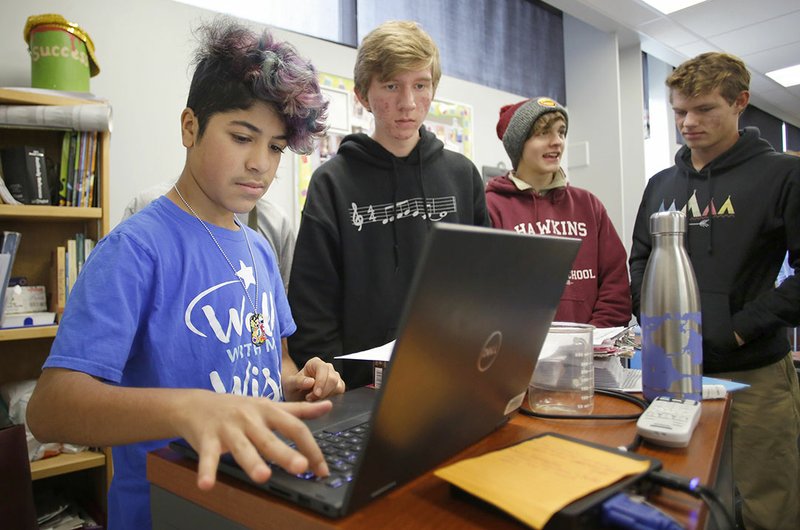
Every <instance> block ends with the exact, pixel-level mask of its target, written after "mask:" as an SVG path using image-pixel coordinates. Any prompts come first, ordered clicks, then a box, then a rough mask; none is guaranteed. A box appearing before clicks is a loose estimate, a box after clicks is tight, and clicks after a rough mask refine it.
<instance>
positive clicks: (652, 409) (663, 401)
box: [636, 396, 701, 447]
mask: <svg viewBox="0 0 800 530" xmlns="http://www.w3.org/2000/svg"><path fill="white" fill-rule="evenodd" d="M700 409H701V406H700V402H699V401H694V400H691V399H673V398H668V397H663V396H662V397H657V398H656V399H654V400H653V402H652V403H650V406H649V407H647V410H645V411H644V412H643V413H642V415H641V416H639V420H638V421H637V422H636V432H637V433H638V434H639V435H640V436H642V437H643V438H645V439H646V440H649V441H651V442H653V443H655V444H658V445H663V446H666V447H686V446H687V445H689V440H691V439H692V433H693V432H694V428H695V427H696V426H697V421H698V420H699V419H700Z"/></svg>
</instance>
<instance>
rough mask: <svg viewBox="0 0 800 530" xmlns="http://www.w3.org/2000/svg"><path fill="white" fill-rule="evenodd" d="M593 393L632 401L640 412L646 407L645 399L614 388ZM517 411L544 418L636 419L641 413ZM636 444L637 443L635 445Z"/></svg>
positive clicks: (597, 389) (600, 389)
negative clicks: (546, 412)
mask: <svg viewBox="0 0 800 530" xmlns="http://www.w3.org/2000/svg"><path fill="white" fill-rule="evenodd" d="M594 392H595V394H601V395H604V396H610V397H613V398H616V399H621V400H623V401H627V402H629V403H633V404H634V405H636V406H638V407H640V408H641V409H642V412H644V410H645V409H647V407H648V403H647V401H645V400H643V399H639V398H638V397H636V396H633V395H631V394H626V393H625V392H618V391H616V390H606V389H602V388H596V389H595V390H594ZM519 411H520V412H521V413H522V414H525V415H526V416H533V417H534V418H545V419H550V420H637V419H639V416H641V415H642V412H638V413H636V414H582V415H574V414H544V413H542V412H534V411H532V410H529V409H525V408H522V407H520V409H519ZM637 446H638V445H637Z"/></svg>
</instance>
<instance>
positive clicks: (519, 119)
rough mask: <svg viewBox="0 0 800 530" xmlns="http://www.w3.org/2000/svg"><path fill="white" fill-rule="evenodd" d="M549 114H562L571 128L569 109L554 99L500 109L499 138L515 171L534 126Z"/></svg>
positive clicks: (538, 100) (542, 99)
mask: <svg viewBox="0 0 800 530" xmlns="http://www.w3.org/2000/svg"><path fill="white" fill-rule="evenodd" d="M548 112H561V113H562V114H563V115H564V121H565V124H566V126H567V128H569V115H568V114H567V109H565V108H564V107H562V106H561V105H560V104H559V103H558V102H557V101H556V100H554V99H550V98H545V97H541V98H533V99H527V100H525V101H520V102H519V103H515V104H513V105H506V106H504V107H503V108H501V109H500V119H499V120H498V121H497V137H498V138H500V139H501V140H502V141H503V147H505V149H506V153H508V156H509V158H511V165H512V167H513V168H514V169H517V166H518V165H519V161H520V158H522V148H523V147H524V145H525V142H526V141H527V140H528V136H529V135H530V133H531V129H533V124H534V123H536V120H538V119H539V118H541V117H542V116H544V115H545V114H547V113H548Z"/></svg>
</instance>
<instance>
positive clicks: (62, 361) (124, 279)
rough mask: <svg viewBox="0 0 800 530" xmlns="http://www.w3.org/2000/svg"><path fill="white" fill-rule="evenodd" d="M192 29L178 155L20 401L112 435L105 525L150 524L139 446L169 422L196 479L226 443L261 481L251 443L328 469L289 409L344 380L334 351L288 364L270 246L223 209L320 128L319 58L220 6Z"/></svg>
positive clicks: (115, 242)
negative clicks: (177, 168) (195, 34)
mask: <svg viewBox="0 0 800 530" xmlns="http://www.w3.org/2000/svg"><path fill="white" fill-rule="evenodd" d="M201 34H202V35H203V37H204V41H203V43H202V45H201V47H200V49H199V50H198V52H197V68H196V70H195V73H194V76H193V79H192V83H191V87H190V90H189V97H188V102H187V108H186V109H184V111H183V112H182V114H181V136H182V141H183V145H184V146H185V147H186V163H185V166H184V169H183V171H182V173H181V175H180V177H179V179H178V181H177V183H176V184H175V186H174V187H173V188H172V189H171V190H170V191H169V192H168V193H167V194H166V195H164V196H162V197H160V198H159V199H157V200H156V201H154V202H153V203H152V204H150V205H149V206H148V207H147V208H145V209H144V210H142V211H141V212H140V213H138V214H137V215H135V216H133V217H131V218H130V219H128V220H127V221H125V222H124V223H122V224H120V225H119V226H118V227H117V228H116V229H115V230H114V231H112V232H111V233H110V234H109V235H108V236H107V237H106V238H104V239H103V240H102V241H101V242H100V243H99V244H98V245H97V248H96V249H95V250H94V251H93V252H92V254H91V256H90V258H89V260H88V261H87V262H86V265H85V270H84V271H83V273H82V274H81V276H80V278H79V279H78V281H77V283H76V285H75V288H74V290H73V292H72V294H71V296H70V302H69V304H68V305H67V308H66V311H65V313H64V317H63V319H62V322H61V325H60V326H59V332H58V336H57V337H56V339H55V342H54V344H53V348H52V350H51V352H50V357H49V358H48V360H47V361H46V363H45V365H44V372H43V374H42V376H41V378H40V380H39V382H38V385H37V388H36V391H35V392H34V395H33V397H32V399H31V401H30V404H29V407H28V421H29V425H30V428H31V430H32V431H33V432H34V433H35V436H36V437H37V438H38V439H40V440H48V441H49V440H59V441H68V442H74V443H79V444H85V445H92V446H105V445H112V446H117V447H115V448H114V450H113V454H114V479H113V482H112V484H111V488H110V491H109V502H108V505H109V527H111V528H135V529H142V528H149V527H150V525H151V522H150V510H149V493H148V484H147V481H146V478H145V455H146V453H147V452H148V451H150V450H152V449H155V448H157V447H160V446H163V445H165V444H166V442H165V439H168V438H174V437H179V436H180V437H183V438H185V439H186V440H188V442H189V443H190V444H191V445H192V446H193V447H194V448H195V449H196V450H197V452H198V453H199V455H200V464H199V468H198V486H199V487H200V488H201V489H209V488H211V487H212V486H213V484H214V480H215V472H216V468H217V464H218V462H219V458H220V455H221V454H222V453H225V452H231V453H232V455H233V457H234V458H235V459H236V460H237V462H238V463H239V465H240V466H241V467H242V468H243V469H244V470H246V471H247V473H248V475H249V476H250V478H252V479H253V480H255V481H259V482H263V481H265V480H267V479H268V478H269V477H270V475H271V470H270V468H269V467H268V466H267V464H266V463H265V462H264V459H263V458H262V455H263V457H264V458H266V459H268V460H271V461H274V462H275V463H277V464H279V465H280V466H282V467H283V468H285V469H288V470H291V471H293V472H297V473H299V472H302V471H304V470H306V469H308V468H310V469H311V470H312V471H314V472H315V473H317V474H318V475H327V473H328V469H327V465H326V464H325V461H324V459H323V456H322V453H321V452H320V450H319V448H318V447H317V445H316V444H315V442H314V440H313V438H312V436H311V434H310V433H309V431H308V429H307V428H306V427H305V426H304V425H303V423H302V422H301V421H300V419H299V418H311V417H316V416H319V415H321V414H323V413H324V412H326V411H328V410H330V408H331V405H330V402H327V401H320V400H322V399H323V398H325V397H326V396H329V395H332V394H337V393H341V392H343V391H344V383H343V381H342V380H341V378H340V377H339V374H338V373H337V372H336V371H335V370H334V369H333V367H332V365H331V364H329V363H325V362H323V361H321V360H320V359H318V358H313V359H310V360H309V361H308V362H307V363H305V364H304V366H303V367H302V369H301V370H300V371H298V370H297V367H296V366H295V364H294V363H293V362H292V361H291V359H290V358H289V357H288V352H287V349H286V344H285V337H286V336H288V335H290V334H291V333H292V332H293V331H294V330H295V324H294V321H293V319H292V315H291V313H290V311H289V306H288V304H287V301H286V296H285V293H284V287H283V283H282V281H281V277H280V274H279V273H278V268H277V265H276V261H275V256H274V253H273V252H272V250H271V249H270V248H269V246H268V245H267V243H266V242H264V241H263V239H262V238H260V237H259V236H258V235H257V234H256V232H254V231H252V230H251V229H249V228H248V227H246V226H241V225H240V224H239V223H238V222H237V221H236V218H235V213H238V212H246V211H249V210H251V209H252V208H253V206H254V205H255V203H256V201H258V199H259V198H261V196H262V195H263V194H264V193H265V192H266V191H267V188H268V187H269V185H270V183H271V182H272V180H273V178H274V176H275V172H276V169H277V167H278V163H279V162H280V159H281V155H282V153H283V152H284V150H285V149H286V148H287V147H288V148H289V149H292V150H294V151H297V152H307V151H308V150H309V148H310V146H311V144H312V142H313V138H314V137H315V136H318V135H319V134H320V133H321V132H322V131H323V130H324V119H325V114H326V106H327V104H326V103H325V102H324V101H323V99H322V96H321V93H320V89H319V84H318V82H317V76H316V72H315V70H314V68H313V66H311V64H310V63H308V62H307V61H305V60H304V59H302V58H301V57H299V56H298V55H297V53H296V51H295V50H294V48H293V47H292V46H290V45H289V44H288V43H285V42H276V41H274V40H273V39H272V37H271V35H270V34H269V33H267V32H264V33H262V34H260V35H259V34H255V33H253V32H251V31H250V30H248V29H246V28H244V27H242V26H239V25H237V24H234V23H231V22H225V21H222V22H218V23H216V24H213V25H210V26H206V27H204V28H202V32H201ZM261 398H266V399H261ZM284 400H286V401H306V403H282V401H284ZM273 431H278V432H280V433H281V434H282V435H283V436H285V437H286V438H289V439H291V440H293V441H294V442H295V444H296V447H297V450H295V449H292V448H290V447H289V446H288V445H286V444H285V443H284V442H283V441H281V440H280V439H279V438H278V437H277V436H276V435H275V433H273Z"/></svg>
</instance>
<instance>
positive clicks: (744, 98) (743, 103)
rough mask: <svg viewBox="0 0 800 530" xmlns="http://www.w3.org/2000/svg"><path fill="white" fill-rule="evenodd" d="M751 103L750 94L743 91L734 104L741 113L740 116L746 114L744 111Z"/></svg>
mask: <svg viewBox="0 0 800 530" xmlns="http://www.w3.org/2000/svg"><path fill="white" fill-rule="evenodd" d="M749 102H750V92H749V91H747V90H742V91H741V92H739V95H738V96H736V99H735V100H734V102H733V104H734V106H735V107H736V110H738V111H739V114H741V113H742V112H744V109H745V108H747V104H748V103H749Z"/></svg>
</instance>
